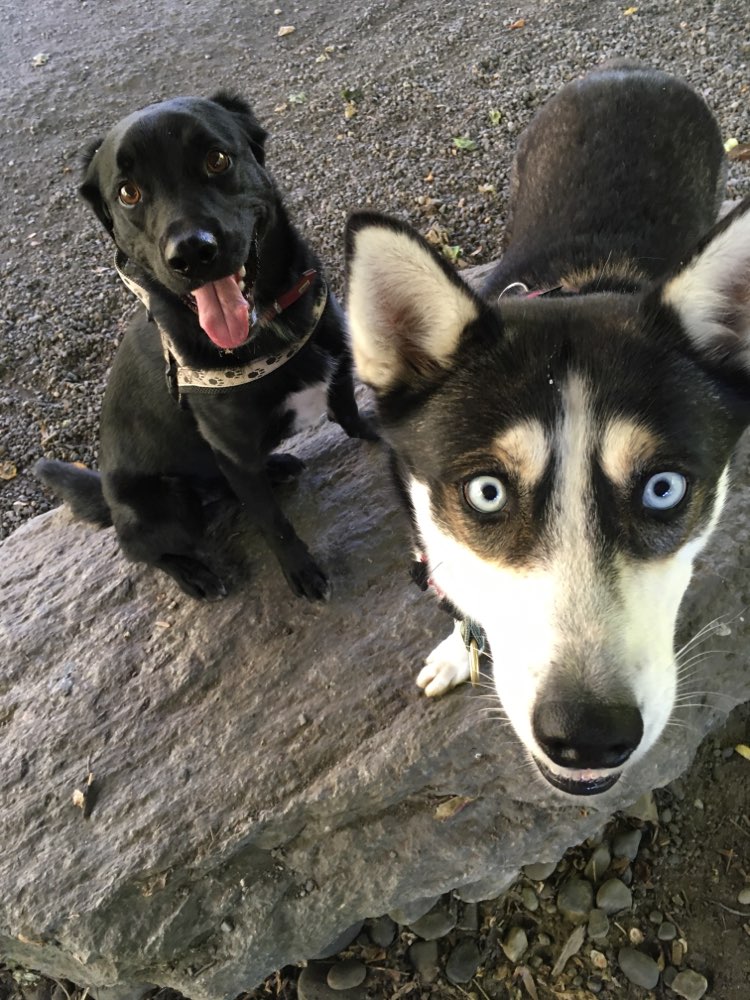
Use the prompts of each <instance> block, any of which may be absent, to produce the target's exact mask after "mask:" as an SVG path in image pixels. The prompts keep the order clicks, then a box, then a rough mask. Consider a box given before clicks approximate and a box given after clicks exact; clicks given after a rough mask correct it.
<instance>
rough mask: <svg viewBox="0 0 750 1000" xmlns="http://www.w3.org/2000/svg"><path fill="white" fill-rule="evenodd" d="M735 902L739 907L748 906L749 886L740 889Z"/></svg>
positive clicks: (749, 901) (749, 902) (749, 904)
mask: <svg viewBox="0 0 750 1000" xmlns="http://www.w3.org/2000/svg"><path fill="white" fill-rule="evenodd" d="M737 902H738V903H739V904H740V905H741V906H750V885H749V886H746V887H745V888H744V889H740V891H739V892H738V893H737Z"/></svg>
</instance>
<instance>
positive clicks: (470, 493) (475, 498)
mask: <svg viewBox="0 0 750 1000" xmlns="http://www.w3.org/2000/svg"><path fill="white" fill-rule="evenodd" d="M464 497H465V498H466V502H467V503H468V504H469V506H471V507H473V508H474V510H478V511H479V513H480V514H497V512H498V511H500V510H502V509H503V507H504V506H505V504H506V502H507V499H508V497H507V494H506V492H505V487H504V486H503V484H502V483H501V482H500V480H499V479H498V478H497V476H475V477H474V478H473V479H469V480H468V482H466V483H464Z"/></svg>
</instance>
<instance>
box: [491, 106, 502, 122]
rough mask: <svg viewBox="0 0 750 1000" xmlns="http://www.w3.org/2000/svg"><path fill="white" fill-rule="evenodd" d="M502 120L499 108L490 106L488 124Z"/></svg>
mask: <svg viewBox="0 0 750 1000" xmlns="http://www.w3.org/2000/svg"><path fill="white" fill-rule="evenodd" d="M502 120H503V113H502V111H501V110H500V108H490V125H499V124H500V122H501V121H502Z"/></svg>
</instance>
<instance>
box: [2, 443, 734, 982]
mask: <svg viewBox="0 0 750 1000" xmlns="http://www.w3.org/2000/svg"><path fill="white" fill-rule="evenodd" d="M290 449H291V450H293V451H294V452H295V453H296V454H298V455H299V457H301V458H302V459H304V460H305V461H306V462H307V465H308V468H307V470H306V472H305V479H304V484H303V485H301V486H300V488H298V489H288V490H285V492H284V506H285V508H286V509H287V511H288V513H289V516H290V517H291V519H292V521H293V523H294V524H295V526H296V527H297V529H298V531H299V533H300V535H301V536H302V537H303V538H306V539H308V540H310V543H311V546H312V547H313V548H314V550H315V552H316V554H317V556H318V558H319V559H320V561H321V562H322V563H323V564H324V565H326V566H328V568H329V569H330V570H331V572H332V578H333V588H334V597H333V599H332V600H331V602H330V603H328V604H327V605H325V606H324V607H323V606H321V607H317V606H315V607H313V606H310V605H307V604H303V603H302V602H298V601H295V599H294V598H292V596H291V595H290V594H289V591H288V588H287V586H286V583H285V582H284V581H283V580H282V579H281V574H280V573H279V570H278V567H277V566H276V564H275V562H274V561H273V560H272V558H271V557H270V556H269V554H268V551H267V549H266V547H265V545H263V544H261V542H260V541H259V540H258V539H257V537H256V536H255V535H254V534H253V533H252V532H251V531H250V530H249V529H248V528H247V527H246V526H244V525H243V524H242V522H241V519H238V521H237V522H236V525H235V523H233V524H232V526H231V528H232V532H231V533H232V534H233V535H234V536H235V537H233V538H232V546H231V549H232V551H231V553H230V555H232V556H233V558H234V559H235V562H234V563H232V565H233V566H235V568H236V573H237V587H236V589H235V591H234V592H233V593H232V595H231V596H230V597H228V598H227V599H226V600H224V601H222V602H217V603H214V604H197V603H195V602H192V601H190V600H189V599H188V598H186V597H183V595H182V594H181V593H180V592H179V591H178V590H177V589H176V588H175V587H174V586H173V585H172V583H171V582H170V581H169V580H167V579H166V578H165V577H164V576H162V575H159V574H157V573H155V572H151V571H149V570H148V569H147V568H145V567H143V566H136V565H132V564H129V563H127V562H126V561H125V560H124V559H123V558H122V555H121V554H120V552H119V550H118V547H117V545H116V543H115V539H114V535H113V532H112V530H111V529H109V530H102V531H94V530H91V529H90V528H89V527H87V526H84V525H79V524H76V523H74V522H73V521H72V520H71V518H70V517H69V515H68V514H67V513H66V512H64V511H62V510H58V511H54V512H51V513H48V514H44V515H42V516H40V517H38V518H35V519H33V520H30V521H27V522H26V523H25V524H23V525H22V526H21V527H20V528H19V529H18V530H17V531H15V532H14V533H13V534H12V535H11V536H10V537H9V538H7V539H6V540H5V541H4V542H2V543H0V592H1V593H2V605H3V607H2V615H1V616H0V718H1V719H3V722H4V724H3V739H2V741H1V742H0V798H1V799H2V803H3V808H2V810H1V811H0V843H2V845H3V850H2V852H0V885H2V887H3V892H2V895H0V928H2V930H1V931H0V954H2V956H3V959H4V961H6V962H18V963H20V964H21V965H23V966H25V967H27V968H34V969H38V970H40V971H42V972H44V973H46V974H48V975H51V976H54V977H56V978H60V979H67V980H70V981H72V982H74V983H84V984H86V985H87V986H89V987H90V988H91V989H92V990H93V989H94V988H96V989H100V988H115V989H125V990H128V989H129V988H131V986H132V985H133V984H139V983H143V982H148V983H153V984H154V985H155V986H157V987H168V988H172V989H176V990H179V991H180V992H181V993H183V994H184V995H185V996H189V997H191V998H192V1000H220V998H223V997H224V996H227V995H232V996H234V995H237V994H238V993H240V992H241V991H242V990H245V989H247V988H249V987H250V986H251V985H254V984H255V983H257V982H259V981H260V980H261V979H262V978H263V977H264V976H265V975H267V974H270V973H272V972H273V971H275V970H276V969H278V968H280V967H281V966H283V965H286V964H290V963H296V962H300V961H302V960H304V959H309V957H310V956H313V955H316V954H318V953H320V951H321V950H322V949H325V948H326V947H327V946H329V945H330V944H331V943H332V942H333V941H334V939H335V938H336V937H337V935H339V934H341V932H342V931H343V930H344V929H346V928H349V927H351V926H352V925H354V924H356V923H358V922H361V921H362V920H364V919H366V918H368V917H371V916H373V915H374V914H382V913H389V912H391V911H393V910H394V909H396V908H398V907H405V906H406V905H407V904H411V903H412V902H413V901H414V900H418V899H421V898H423V897H425V896H430V897H437V896H439V895H441V894H442V893H444V892H448V891H450V890H456V892H457V894H458V895H459V896H461V897H462V898H466V895H465V894H466V893H467V892H468V894H472V893H476V892H479V891H481V888H480V887H485V888H487V887H489V886H491V885H493V884H494V885H501V884H507V881H508V880H509V878H510V875H509V873H513V872H516V873H517V872H518V870H519V868H520V867H521V865H522V863H523V861H524V860H525V859H527V858H530V857H541V858H549V857H560V856H561V855H562V853H563V852H564V850H565V849H566V848H567V847H568V846H570V845H572V844H576V843H580V842H581V841H582V840H584V839H585V838H587V837H589V836H593V835H594V834H596V833H597V832H598V831H599V830H600V829H601V828H602V827H603V826H604V824H605V823H606V822H607V820H608V818H609V816H610V815H611V814H612V812H614V811H616V810H618V809H619V808H620V807H622V806H624V805H625V804H626V797H627V798H632V797H633V796H635V795H637V794H638V793H639V792H643V791H645V790H647V789H649V788H653V787H656V786H657V785H660V786H661V785H664V784H665V783H666V782H668V781H669V780H671V779H672V778H674V777H676V776H677V775H678V774H679V773H680V772H682V771H683V770H684V769H685V768H686V767H687V765H688V763H689V761H690V759H691V757H692V755H693V753H694V751H695V748H696V746H697V743H698V742H699V740H700V739H701V737H702V736H703V735H704V734H705V733H706V732H707V731H708V730H709V729H710V728H712V727H713V726H715V725H716V724H717V723H718V722H719V721H720V720H721V719H722V718H723V713H724V711H725V710H727V711H728V710H729V708H731V706H732V705H733V704H735V703H738V702H740V701H743V700H747V699H748V698H750V674H749V673H748V672H747V671H746V670H744V669H743V667H742V664H743V663H744V660H743V658H742V656H737V657H732V656H728V657H716V658H714V659H713V660H712V661H711V682H710V684H711V690H712V691H713V692H715V696H714V697H712V700H711V705H721V711H720V710H719V709H718V708H715V707H711V706H708V707H706V708H700V709H699V708H696V709H685V710H681V719H682V721H684V722H685V725H684V726H679V727H678V726H674V727H669V728H668V729H667V730H666V731H665V733H664V736H663V737H662V739H661V740H660V742H659V744H658V746H657V747H656V748H654V750H653V752H651V753H649V754H648V755H647V756H646V758H645V759H644V760H642V761H638V763H637V765H636V766H634V768H633V769H632V771H630V772H629V774H628V781H627V783H622V787H620V783H618V785H615V786H614V788H613V789H612V791H611V792H608V793H606V794H605V795H603V796H600V797H597V798H596V799H594V800H589V801H587V803H586V805H587V809H588V812H587V814H586V815H585V816H582V815H581V811H580V804H579V803H571V802H569V801H567V800H564V799H561V798H560V796H559V795H558V793H556V792H555V791H554V790H553V789H552V788H551V787H550V786H548V785H545V784H544V782H543V781H542V780H541V779H533V780H530V779H529V771H528V768H527V767H526V763H525V761H526V757H525V754H524V751H523V750H522V749H521V748H520V747H518V746H517V745H515V744H514V743H512V742H509V739H508V735H507V732H506V730H505V729H504V728H503V727H501V726H498V727H497V728H496V729H493V727H492V726H491V725H482V726H477V722H476V720H477V707H478V704H479V703H478V702H476V692H474V691H473V690H472V689H471V688H470V687H468V686H467V687H464V688H462V689H460V690H457V691H455V692H453V693H451V694H450V695H449V696H447V697H445V698H442V699H438V700H428V699H425V698H424V697H422V696H421V695H420V693H419V692H418V690H417V689H416V687H415V685H414V676H415V673H416V670H417V668H418V666H419V664H420V663H421V661H422V659H423V657H424V655H425V653H426V652H428V651H429V650H430V649H431V648H432V647H433V646H434V644H435V642H436V641H437V640H438V639H439V638H441V637H443V636H445V635H447V633H448V632H449V630H450V623H449V622H448V621H447V620H446V616H445V615H444V614H442V613H441V612H440V611H439V610H438V609H437V608H436V606H435V603H434V602H433V601H431V600H429V599H427V598H424V597H423V596H422V595H420V594H419V592H418V591H417V590H416V588H414V587H413V586H412V585H411V584H410V583H409V582H408V580H407V575H408V574H407V573H406V571H405V566H406V561H407V559H408V550H409V544H408V539H407V537H406V530H405V517H404V516H403V514H402V513H401V511H399V510H398V509H397V508H396V506H395V505H394V502H393V494H392V490H391V486H390V482H389V479H388V474H387V462H386V459H385V457H384V455H383V453H382V451H381V450H380V449H378V448H376V447H371V446H367V445H363V444H361V443H359V442H355V441H350V440H348V439H347V438H346V437H345V436H344V435H343V434H342V433H341V432H340V430H339V429H338V428H336V427H334V426H330V425H328V424H325V425H321V427H320V428H318V429H317V430H316V431H315V433H314V434H312V435H309V436H307V437H303V436H300V437H298V438H295V439H293V440H292V441H291V442H290ZM746 466H747V462H746V453H745V459H744V460H743V458H742V454H741V455H740V460H739V462H738V466H737V468H738V469H743V468H745V467H746ZM748 492H749V491H748V487H747V486H746V485H745V484H744V482H743V478H742V476H741V475H738V476H737V478H736V480H735V483H734V485H733V489H732V491H731V496H730V498H729V501H728V503H727V509H726V512H725V514H724V517H723V520H722V522H721V523H720V525H719V528H718V529H717V531H716V532H715V533H714V536H713V537H712V542H711V547H710V549H709V550H707V553H706V555H705V557H704V558H703V560H702V562H701V563H700V564H699V565H698V566H697V567H696V572H695V574H694V577H693V582H692V584H691V589H690V592H689V594H688V598H687V600H686V602H685V605H684V608H683V612H682V614H681V627H682V628H683V629H684V631H685V634H686V635H689V634H691V632H694V631H696V630H697V627H698V626H699V625H700V624H702V623H703V622H705V621H706V620H709V619H711V618H713V617H717V616H718V615H720V614H726V613H727V611H728V608H730V606H733V605H732V602H733V601H735V600H736V601H738V602H739V601H741V599H742V595H743V594H744V592H745V590H746V585H745V582H744V576H743V574H744V573H745V569H744V568H743V565H742V560H738V559H737V550H738V545H739V544H744V542H743V541H742V539H743V538H744V534H743V532H744V531H745V529H744V528H742V527H741V524H742V523H743V522H741V521H740V520H739V518H738V516H737V514H738V511H740V510H741V509H742V508H743V507H744V508H745V509H750V496H748ZM353 511H354V512H356V516H352V512H353ZM738 524H739V525H740V527H738ZM235 529H236V530H235ZM738 539H739V541H738ZM240 553H247V559H246V560H245V556H244V555H243V556H242V558H240V555H239V554H240ZM246 561H249V562H251V563H252V572H251V573H250V575H249V579H248V578H247V576H248V573H247V567H246V565H245V563H246ZM749 642H750V616H746V620H745V621H744V622H743V621H739V620H738V621H737V622H735V623H734V624H733V628H732V635H731V636H729V637H726V638H725V639H723V640H722V645H723V648H726V650H727V651H728V652H730V653H731V652H733V651H735V652H738V653H741V652H742V651H743V650H745V649H746V648H747V647H748V643H749ZM71 664H75V671H74V676H75V683H74V685H73V688H72V690H71V691H70V693H69V694H68V695H67V696H65V697H62V696H60V695H52V694H51V693H50V691H51V688H52V687H54V684H55V682H56V681H57V680H59V678H60V677H61V676H64V675H65V673H66V671H68V670H69V669H71V668H70V665H71ZM355 667H356V670H357V672H356V683H353V681H352V678H353V673H352V671H353V669H354V668H355ZM301 711H303V712H304V715H305V719H306V720H307V721H306V722H305V724H304V725H301V724H300V712H301ZM89 766H90V767H91V770H92V772H93V773H94V784H93V786H92V789H93V792H94V794H93V796H92V808H91V811H90V815H89V817H88V818H87V819H85V818H84V816H83V814H82V812H81V810H80V809H76V808H75V807H74V806H73V805H72V796H73V792H74V791H75V790H76V789H80V788H81V787H82V786H84V785H85V782H86V780H87V774H88V768H89ZM623 789H624V790H623ZM453 795H460V796H464V797H466V798H471V799H473V801H472V803H471V806H470V807H468V808H466V809H463V810H461V811H459V812H458V813H456V815H454V816H452V817H451V818H449V819H444V820H436V818H435V810H436V809H437V807H438V806H439V805H440V803H441V802H444V801H445V798H446V797H447V796H453ZM30 844H33V847H34V849H33V851H31V850H30V847H29V845H30ZM474 898H475V899H476V898H482V897H481V896H474ZM484 898H487V897H484ZM587 915H588V912H586V916H587ZM586 916H584V917H583V919H586ZM227 921H231V922H232V925H233V927H234V930H233V931H232V933H225V932H223V931H222V930H221V926H222V924H223V923H224V922H227Z"/></svg>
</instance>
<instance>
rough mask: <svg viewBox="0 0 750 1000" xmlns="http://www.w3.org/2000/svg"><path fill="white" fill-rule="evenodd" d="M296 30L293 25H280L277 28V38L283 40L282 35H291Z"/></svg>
mask: <svg viewBox="0 0 750 1000" xmlns="http://www.w3.org/2000/svg"><path fill="white" fill-rule="evenodd" d="M296 30H297V29H296V28H295V27H294V25H293V24H282V26H281V27H280V28H279V30H278V32H277V34H278V36H279V38H283V37H284V35H291V33H292V32H293V31H296Z"/></svg>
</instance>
